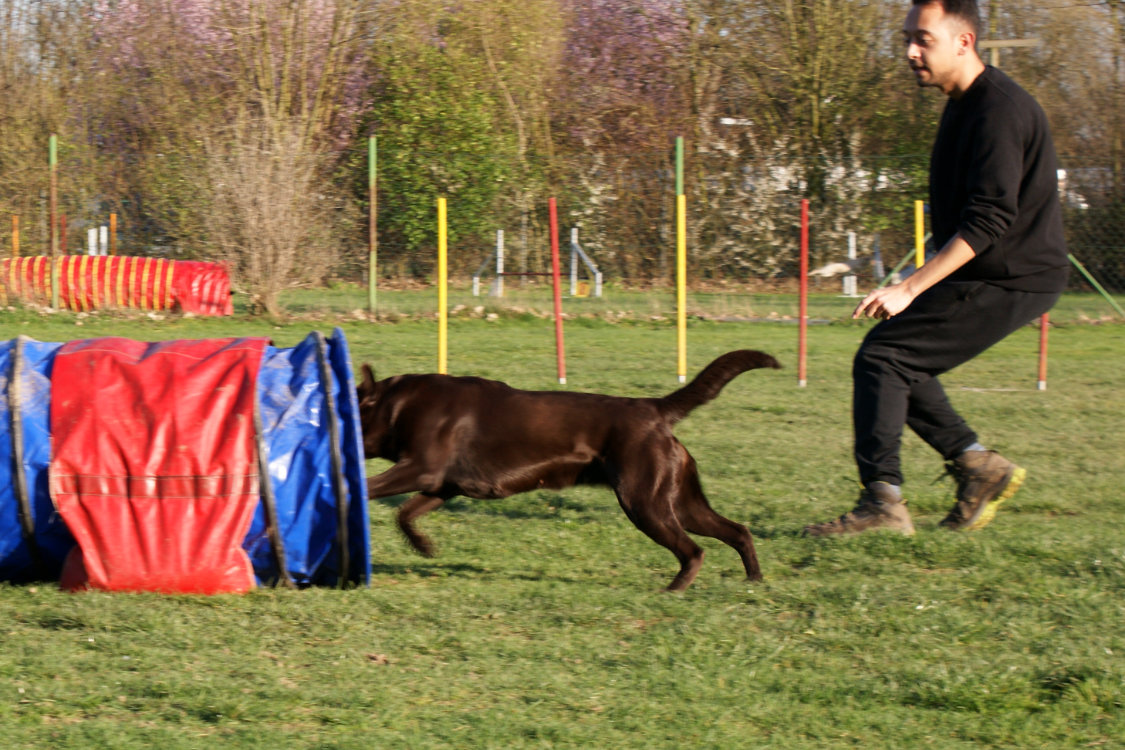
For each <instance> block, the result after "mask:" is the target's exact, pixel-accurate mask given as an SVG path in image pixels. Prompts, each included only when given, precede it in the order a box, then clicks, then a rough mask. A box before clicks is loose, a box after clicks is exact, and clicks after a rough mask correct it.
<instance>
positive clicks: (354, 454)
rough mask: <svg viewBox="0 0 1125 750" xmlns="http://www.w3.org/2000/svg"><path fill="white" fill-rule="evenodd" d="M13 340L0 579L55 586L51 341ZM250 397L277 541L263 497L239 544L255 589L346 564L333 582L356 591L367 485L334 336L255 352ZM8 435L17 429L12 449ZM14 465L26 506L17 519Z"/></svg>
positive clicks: (0, 492)
mask: <svg viewBox="0 0 1125 750" xmlns="http://www.w3.org/2000/svg"><path fill="white" fill-rule="evenodd" d="M19 343H20V344H21V346H20V350H21V360H22V361H21V362H20V365H19V367H20V372H19V379H18V382H17V383H13V362H14V361H15V352H16V348H17V341H16V340H11V341H3V342H0V580H6V581H28V580H56V579H57V578H58V575H59V572H60V569H61V568H62V564H63V561H64V560H65V558H66V556H67V554H68V553H69V551H70V550H71V549H72V548H73V547H74V545H75V542H74V539H73V537H72V536H71V534H70V532H69V531H68V530H67V528H66V525H65V523H63V521H62V518H61V517H60V516H59V514H58V513H57V512H56V511H55V508H54V505H53V503H52V501H51V497H50V494H49V491H48V468H49V465H50V460H51V441H50V425H49V419H50V399H51V370H52V365H53V363H54V357H55V354H56V352H57V351H58V349H59V348H60V347H61V346H62V344H57V343H42V342H37V341H32V340H30V339H26V338H24V339H22V340H20V341H19ZM320 351H323V353H324V356H323V358H322V357H321V356H320V353H319V352H320ZM322 363H323V364H322ZM13 385H14V386H15V391H14V392H13ZM257 398H258V414H259V418H260V421H261V431H260V435H261V439H262V443H263V445H264V449H265V455H266V456H267V460H268V476H269V486H268V488H264V489H263V496H265V495H266V494H267V489H268V490H269V494H270V495H272V503H273V508H274V509H275V513H276V519H277V534H276V535H274V536H275V538H277V539H279V540H280V545H278V544H276V543H273V542H271V539H270V536H271V535H270V534H269V530H268V524H267V519H268V518H269V516H270V515H271V514H270V513H269V512H268V510H269V509H268V508H267V502H266V500H265V499H263V501H262V502H260V503H259V505H258V507H257V510H256V512H255V515H254V520H253V521H252V523H251V526H250V530H249V532H248V533H247V535H246V537H245V539H244V541H243V545H242V546H243V549H245V550H246V552H247V554H248V555H249V557H250V560H251V562H252V564H253V566H254V573H255V575H256V577H257V578H258V580H259V582H260V583H273V582H275V581H277V580H279V579H285V580H289V581H292V582H293V583H295V584H296V585H298V586H308V585H321V586H334V585H339V584H340V583H341V575H340V572H341V569H342V566H345V565H346V566H347V573H346V575H345V576H343V579H344V581H346V582H348V583H351V584H360V585H367V584H368V583H369V581H370V575H371V563H370V536H369V529H368V517H367V492H366V487H367V484H366V479H365V472H364V458H363V444H362V435H361V431H360V421H359V405H358V403H357V401H356V393H355V382H354V378H353V375H352V366H351V358H350V356H349V354H348V348H347V342H346V340H345V338H344V333H343V331H341V330H340V329H336V330H335V331H333V334H332V336H331V337H328V338H325V337H323V336H321V335H320V334H317V333H313V334H310V335H309V336H308V337H307V338H306V339H305V340H304V341H303V342H301V343H300V344H298V345H297V346H295V347H292V348H278V347H273V346H268V347H266V351H265V353H264V355H263V359H262V362H261V367H260V369H259V372H258V383H257ZM13 400H15V401H17V403H18V404H19V406H18V413H19V423H18V425H17V424H15V423H13V421H12V420H13V410H12V403H13ZM329 407H331V408H329ZM13 428H18V431H22V440H20V441H19V442H18V445H17V442H16V441H15V440H14V437H15V436H16V434H17V430H16V429H13ZM17 449H20V450H17ZM20 452H22V457H19V458H20V459H21V460H20V461H19V466H17V457H18V456H17V454H18V453H20ZM20 467H22V477H23V478H25V479H26V485H27V493H26V497H27V503H28V507H27V508H26V509H25V510H24V512H22V513H21V507H20V506H21V499H20V493H19V492H18V489H17V487H18V484H17V480H19V479H20V478H21V477H20V476H18V475H17V474H18V469H19V468H20ZM28 513H30V524H29V519H28ZM29 525H30V526H33V528H34V531H33V533H29V528H27V527H28V526H29ZM341 540H343V544H341ZM279 559H280V560H284V572H283V571H282V570H281V569H280V568H279V566H278V560H279Z"/></svg>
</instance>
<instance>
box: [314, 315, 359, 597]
mask: <svg viewBox="0 0 1125 750" xmlns="http://www.w3.org/2000/svg"><path fill="white" fill-rule="evenodd" d="M315 333H316V360H317V364H318V365H320V384H321V385H322V386H323V387H324V403H325V409H324V412H325V414H326V416H327V418H328V419H327V422H328V424H327V425H326V427H327V428H328V441H329V443H328V445H329V449H330V451H331V454H332V489H333V491H334V493H335V495H336V544H337V545H338V546H339V548H340V578H339V581H338V582H337V586H338V587H339V588H344V586H346V585H347V582H348V574H349V568H350V567H351V555H350V553H349V550H348V544H349V540H348V488H347V484H346V482H345V480H344V462H343V458H342V456H341V453H340V417H339V415H338V414H337V413H336V400H335V399H334V398H332V373H331V371H330V369H329V367H328V342H327V341H326V340H325V338H324V334H322V333H321V332H320V331H316V332H315Z"/></svg>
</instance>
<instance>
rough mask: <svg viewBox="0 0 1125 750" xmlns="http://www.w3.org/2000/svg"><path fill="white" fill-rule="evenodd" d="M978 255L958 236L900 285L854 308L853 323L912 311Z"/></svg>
mask: <svg viewBox="0 0 1125 750" xmlns="http://www.w3.org/2000/svg"><path fill="white" fill-rule="evenodd" d="M974 255H975V253H974V252H973V249H972V248H971V247H969V243H967V242H965V240H963V239H961V235H959V234H955V235H953V238H952V239H951V240H949V242H947V243H945V247H943V248H942V249H941V252H939V253H938V254H937V255H935V256H934V257H933V258H931V259H930V261H929V262H928V263H926V264H925V265H923V266H922V267H921V268H919V269H918V270H917V271H915V272H914V273H912V274H911V275H910V276H908V277H907V279H906V280H905V281H903V282H902V283H900V284H892V285H891V286H887V287H883V288H882V289H876V290H875V291H873V292H871V293H870V294H868V295H867V296H866V297H864V298H863V299H862V300H860V302H859V304H858V305H857V306H856V308H855V312H853V313H852V319H853V320H854V319H856V318H860V317H863V316H864V315H866V316H867V317H869V318H879V319H880V320H886V319H888V318H893V317H894V316H896V315H898V314H899V313H900V312H902V311H903V310H905V309H906V308H908V307H910V303H912V302H913V301H914V300H915V298H916V297H917V296H918V295H919V294H921V293H922V292H924V291H926V290H927V289H929V288H930V287H932V286H933V285H934V284H936V283H938V282H939V281H941V280H942V279H944V278H945V277H946V276H948V275H949V274H951V273H953V272H954V271H956V270H957V269H958V268H960V267H961V266H963V265H965V264H966V263H968V262H969V261H970V260H972V259H973V256H974Z"/></svg>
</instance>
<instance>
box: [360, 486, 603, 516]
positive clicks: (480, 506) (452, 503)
mask: <svg viewBox="0 0 1125 750" xmlns="http://www.w3.org/2000/svg"><path fill="white" fill-rule="evenodd" d="M409 497H410V496H409V495H393V496H391V497H381V498H379V499H377V500H372V501H371V502H373V503H378V504H379V505H382V506H384V507H387V508H397V507H398V506H400V505H402V504H403V503H404V502H406V500H407V499H408V498H409ZM434 512H438V513H455V514H464V515H480V516H500V517H503V518H509V519H512V520H555V519H558V518H561V517H566V518H567V519H569V520H571V521H574V520H578V521H599V520H602V519H603V518H604V517H605V516H606V515H609V514H617V513H620V512H621V511H620V510H619V508H618V505H617V503H616V501H614V500H613V494H612V492H609V494H608V497H607V498H606V502H597V503H586V502H582V501H578V500H575V499H573V498H568V497H566V496H564V495H554V494H552V495H544V494H543V493H537V494H535V493H524V494H520V495H513V496H511V497H506V498H500V499H496V500H480V499H476V498H466V497H455V498H453V499H451V500H449V501H447V502H446V503H445V504H443V505H442V506H441V507H440V508H439V509H437V510H436V511H434Z"/></svg>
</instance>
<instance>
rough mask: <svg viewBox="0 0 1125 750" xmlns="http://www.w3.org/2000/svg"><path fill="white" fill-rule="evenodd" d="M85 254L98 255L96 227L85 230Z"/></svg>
mask: <svg viewBox="0 0 1125 750" xmlns="http://www.w3.org/2000/svg"><path fill="white" fill-rule="evenodd" d="M86 254H87V255H97V254H98V230H97V227H90V228H89V229H87V230H86Z"/></svg>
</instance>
